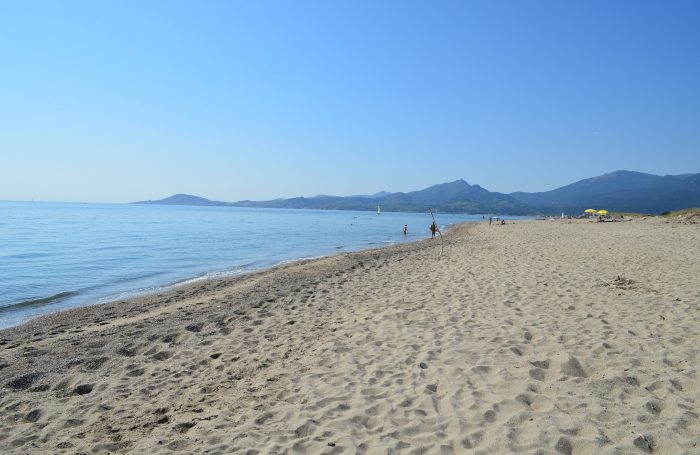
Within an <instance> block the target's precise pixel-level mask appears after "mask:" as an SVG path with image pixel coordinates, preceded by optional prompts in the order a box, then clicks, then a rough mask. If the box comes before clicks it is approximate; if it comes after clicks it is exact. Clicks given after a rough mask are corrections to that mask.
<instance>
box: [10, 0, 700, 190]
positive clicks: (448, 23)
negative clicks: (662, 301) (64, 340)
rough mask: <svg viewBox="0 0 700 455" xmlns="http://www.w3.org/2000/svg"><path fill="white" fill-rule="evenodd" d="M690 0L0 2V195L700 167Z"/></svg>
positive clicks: (513, 179) (515, 177)
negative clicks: (563, 0) (568, 0)
mask: <svg viewBox="0 0 700 455" xmlns="http://www.w3.org/2000/svg"><path fill="white" fill-rule="evenodd" d="M698 23H700V2H697V1H673V2H659V1H640V0H634V1H624V0H619V1H613V2H611V1H586V2H562V1H544V0H538V1H497V0H487V1H466V0H464V1H438V2H425V1H412V0H401V1H389V0H387V1H375V0H372V1H360V0H353V1H341V0H338V1H302V0H299V1H294V2H290V1H268V0H256V1H234V0H230V1H220V2H217V1H211V0H209V1H204V2H197V1H176V0H168V1H153V0H149V1H141V0H139V1H128V0H120V1H111V2H108V1H99V2H95V1H70V0H65V1H61V2H55V1H44V2H39V1H31V0H22V1H10V0H0V200H31V199H36V200H47V201H81V202H130V201H136V200H145V199H159V198H162V197H166V196H169V195H171V194H174V193H188V194H195V195H199V196H203V197H207V198H210V199H215V200H223V201H237V200H242V199H271V198H277V197H293V196H300V195H303V196H312V195H316V194H333V195H351V194H371V193H375V192H377V191H381V190H387V191H412V190H418V189H422V188H425V187H427V186H430V185H433V184H436V183H442V182H448V181H453V180H457V179H460V178H463V179H465V180H466V181H467V182H469V183H471V184H480V185H481V186H483V187H485V188H487V189H489V190H491V191H500V192H504V193H509V192H513V191H545V190H549V189H554V188H556V187H559V186H562V185H566V184H569V183H572V182H574V181H577V180H580V179H583V178H588V177H592V176H596V175H600V174H604V173H606V172H610V171H614V170H618V169H625V170H634V171H640V172H649V173H653V174H662V175H663V174H682V173H691V172H692V173H696V172H700V83H699V81H700V27H698V26H697V24H698Z"/></svg>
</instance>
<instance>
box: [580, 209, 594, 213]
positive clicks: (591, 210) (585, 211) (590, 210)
mask: <svg viewBox="0 0 700 455" xmlns="http://www.w3.org/2000/svg"><path fill="white" fill-rule="evenodd" d="M583 213H595V209H586V210H584V211H583Z"/></svg>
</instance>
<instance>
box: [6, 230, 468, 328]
mask: <svg viewBox="0 0 700 455" xmlns="http://www.w3.org/2000/svg"><path fill="white" fill-rule="evenodd" d="M472 223H477V221H465V222H462V223H455V224H452V225H449V226H448V227H447V229H446V230H445V233H444V235H448V233H449V232H450V231H452V230H453V229H456V228H468V227H469V225H470V224H472ZM436 239H437V237H436ZM430 240H431V239H430V238H429V237H427V238H419V239H416V240H411V241H406V242H400V243H392V244H384V245H376V246H372V247H368V248H362V249H359V250H356V251H342V252H332V253H329V254H327V255H322V256H313V257H305V258H299V259H288V260H283V261H280V262H278V263H276V264H274V265H271V266H267V267H262V268H260V269H254V270H249V271H245V272H241V273H236V274H231V275H225V276H214V277H206V276H201V277H194V278H188V279H185V280H183V281H180V282H177V283H173V284H170V285H165V286H162V287H159V288H158V289H157V290H154V291H146V292H144V293H142V294H141V293H139V294H137V295H134V296H133V297H131V296H130V297H127V298H115V299H112V300H109V301H104V302H96V303H89V304H86V305H81V306H77V307H73V308H67V309H63V310H57V311H54V312H50V313H46V314H42V315H38V316H35V317H32V318H31V319H29V320H26V321H23V322H21V323H19V324H16V325H13V326H10V327H5V328H0V339H1V338H2V335H3V333H4V332H7V331H14V330H15V329H16V330H24V328H23V327H24V326H31V327H33V326H43V325H44V324H45V323H46V322H45V321H44V320H47V321H48V320H51V321H54V320H57V321H61V323H60V324H63V322H62V321H63V320H64V319H71V318H73V317H74V315H73V314H68V313H73V312H75V313H77V314H78V313H79V314H81V317H83V316H82V314H83V313H92V312H95V313H104V312H111V311H115V310H118V309H117V308H113V307H114V306H116V305H130V306H139V305H152V304H153V303H156V302H155V301H158V300H171V299H177V298H179V297H181V296H183V295H188V296H189V295H192V294H193V292H195V291H202V290H211V289H219V288H221V287H226V286H231V285H236V284H239V282H241V281H245V280H247V279H248V278H250V279H259V278H261V275H263V276H264V275H266V274H268V273H275V272H278V271H279V272H282V271H284V270H285V269H287V268H295V267H297V266H308V265H309V264H314V263H316V262H323V261H324V260H332V259H333V258H340V257H344V256H353V255H363V254H370V253H374V252H378V251H389V250H392V249H396V248H402V247H407V248H412V246H414V245H418V244H420V243H423V242H426V241H430ZM429 246H430V245H426V247H429ZM352 259H353V260H361V259H359V258H352ZM319 266H320V267H322V265H319ZM213 273H218V272H213ZM60 294H66V292H61V293H60ZM35 300H44V299H35ZM22 304H23V303H20V304H16V305H22ZM103 306H104V307H109V309H107V308H105V309H104V311H102V310H100V309H99V307H103ZM63 313H66V314H65V315H63V316H62V314H63ZM87 317H89V316H87ZM53 323H54V322H49V324H53ZM27 330H31V329H27Z"/></svg>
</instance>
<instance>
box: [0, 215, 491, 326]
mask: <svg viewBox="0 0 700 455" xmlns="http://www.w3.org/2000/svg"><path fill="white" fill-rule="evenodd" d="M474 222H477V221H476V220H474V221H464V222H461V223H453V224H448V225H447V228H446V232H447V231H449V230H450V229H451V228H452V227H453V226H455V225H460V224H465V223H474ZM426 238H429V237H418V238H416V239H413V240H409V241H392V242H385V241H376V242H370V243H369V244H368V245H367V246H366V247H358V248H357V249H350V250H346V251H330V252H328V253H327V254H322V255H317V256H303V257H299V258H292V259H283V260H280V261H277V262H273V263H271V264H267V265H262V266H260V267H259V268H252V269H247V270H240V271H239V270H235V271H234V270H227V269H223V270H212V271H209V272H205V273H204V274H202V275H195V276H190V277H186V278H183V279H181V280H178V281H175V282H169V283H165V284H154V285H152V286H148V287H147V288H136V289H130V290H125V291H120V292H117V293H109V294H106V295H103V296H102V297H95V298H90V299H89V300H85V301H80V300H79V301H78V302H76V304H75V306H73V305H71V306H69V307H67V308H59V309H56V310H53V311H52V310H49V311H48V312H47V313H40V314H37V315H34V316H29V317H28V318H27V319H23V320H21V321H18V322H17V323H14V324H12V325H8V326H5V327H0V333H1V332H2V331H3V330H8V329H11V328H14V327H18V326H21V325H23V324H25V323H27V322H30V321H32V320H34V319H37V318H42V317H44V316H48V315H51V314H54V313H59V312H64V311H71V310H74V309H79V308H86V307H92V306H96V305H105V304H113V303H117V302H125V301H130V300H134V299H141V298H147V297H149V296H154V295H158V294H162V293H165V292H169V291H171V290H173V289H175V288H178V287H180V286H186V285H188V284H196V283H199V282H205V281H209V280H219V279H226V278H232V277H241V276H246V275H248V274H251V273H257V272H260V271H264V270H269V269H272V268H275V267H278V266H282V265H288V264H295V263H298V262H304V261H309V260H317V259H323V258H326V257H332V256H336V255H342V254H349V253H357V252H362V251H369V250H374V249H381V248H391V247H393V246H397V245H404V244H410V243H415V242H420V241H423V240H426ZM80 297H81V291H75V290H68V291H61V292H58V293H57V294H54V295H50V296H44V297H37V298H33V299H29V300H26V301H22V302H17V303H14V304H11V305H7V306H4V307H0V314H3V313H11V312H13V311H15V310H17V309H27V308H28V309H33V308H42V307H46V306H47V305H51V304H54V303H63V302H65V301H67V300H70V299H75V298H80Z"/></svg>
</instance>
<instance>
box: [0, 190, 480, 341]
mask: <svg viewBox="0 0 700 455" xmlns="http://www.w3.org/2000/svg"><path fill="white" fill-rule="evenodd" d="M480 219H481V216H475V215H447V214H440V215H438V221H439V223H440V224H441V225H442V226H443V227H446V226H448V225H450V224H453V223H457V222H462V221H470V220H480ZM430 223H431V218H430V215H429V214H427V213H421V214H418V213H382V214H381V215H377V214H376V213H373V212H352V211H331V210H328V211H325V210H286V209H251V208H231V207H193V206H165V205H133V204H78V203H47V202H36V203H32V202H0V328H4V327H9V326H12V325H16V324H19V323H21V322H22V321H24V320H26V319H28V318H31V317H34V316H37V315H40V314H45V313H49V312H53V311H57V310H62V309H66V308H73V307H77V306H82V305H88V304H94V303H103V302H107V301H112V300H118V299H123V298H128V297H133V296H136V295H139V294H143V293H148V292H155V291H158V290H162V289H163V288H165V287H168V286H171V285H173V284H176V283H180V282H183V281H186V280H190V279H197V278H207V277H214V276H222V275H227V274H240V273H245V272H249V271H253V270H257V269H261V268H265V267H270V266H273V265H275V264H278V263H281V262H284V261H291V260H295V259H301V258H308V257H316V256H322V255H328V254H335V253H339V252H344V251H355V250H360V249H364V248H372V247H378V246H381V245H386V244H391V243H399V242H405V241H411V240H416V239H420V238H425V237H427V236H429V230H428V226H429V225H430ZM404 224H408V228H409V233H408V236H406V237H404V235H403V233H402V229H403V225H404Z"/></svg>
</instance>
